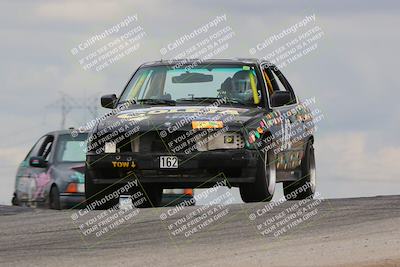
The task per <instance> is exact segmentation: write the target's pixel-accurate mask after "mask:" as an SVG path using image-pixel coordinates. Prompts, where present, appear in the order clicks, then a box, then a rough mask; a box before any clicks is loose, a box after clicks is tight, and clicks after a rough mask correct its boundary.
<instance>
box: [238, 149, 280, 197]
mask: <svg viewBox="0 0 400 267" xmlns="http://www.w3.org/2000/svg"><path fill="white" fill-rule="evenodd" d="M274 159H275V157H274V154H273V152H272V151H271V150H270V151H268V152H267V153H262V156H261V157H260V158H259V159H258V162H257V171H256V181H255V182H254V183H252V184H243V185H240V187H239V189H240V196H241V197H242V200H243V201H244V202H246V203H248V202H266V201H270V200H271V199H272V197H273V195H274V191H275V184H276V164H275V160H274Z"/></svg>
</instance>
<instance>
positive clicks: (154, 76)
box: [120, 64, 261, 106]
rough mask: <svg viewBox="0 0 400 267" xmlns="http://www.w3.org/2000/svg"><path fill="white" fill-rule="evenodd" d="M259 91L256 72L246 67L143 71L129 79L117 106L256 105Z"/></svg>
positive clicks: (170, 67)
mask: <svg viewBox="0 0 400 267" xmlns="http://www.w3.org/2000/svg"><path fill="white" fill-rule="evenodd" d="M260 98H261V89H260V88H259V84H258V82H257V77H256V71H255V69H254V67H253V66H247V65H215V64H213V65H199V66H196V67H194V68H188V67H187V66H186V67H185V66H183V67H181V68H175V67H173V66H155V67H143V68H141V69H139V70H138V71H137V72H136V74H135V75H134V77H132V79H131V81H130V82H129V84H128V86H127V87H126V89H125V90H124V92H123V94H122V96H121V98H120V103H123V102H126V101H130V100H132V99H133V100H135V101H136V102H137V103H143V104H158V105H160V104H161V105H163V104H164V105H167V104H179V103H185V104H187V103H190V102H194V103H198V102H208V103H209V102H212V101H215V100H217V99H223V100H225V102H226V103H227V104H238V105H249V106H250V105H257V104H259V103H260Z"/></svg>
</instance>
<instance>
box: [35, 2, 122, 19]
mask: <svg viewBox="0 0 400 267" xmlns="http://www.w3.org/2000/svg"><path fill="white" fill-rule="evenodd" d="M123 13H124V9H123V8H122V6H121V5H119V4H118V3H117V2H105V1H104V2H103V1H68V2H58V1H57V2H46V3H42V4H40V5H39V6H38V7H37V8H36V9H35V14H36V15H37V16H39V17H42V18H48V19H55V20H57V21H61V20H64V21H80V22H87V21H104V20H110V19H114V18H118V17H119V16H121V15H122V14H123Z"/></svg>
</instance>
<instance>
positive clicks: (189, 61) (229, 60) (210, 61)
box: [141, 58, 269, 67]
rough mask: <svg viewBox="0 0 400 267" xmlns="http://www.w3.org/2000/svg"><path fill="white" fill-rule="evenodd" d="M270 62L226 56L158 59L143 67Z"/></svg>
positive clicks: (144, 64)
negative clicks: (218, 57) (204, 58)
mask: <svg viewBox="0 0 400 267" xmlns="http://www.w3.org/2000/svg"><path fill="white" fill-rule="evenodd" d="M264 62H265V63H269V62H267V61H265V60H259V59H256V58H226V59H207V60H202V59H195V58H193V59H161V60H158V61H150V62H146V63H143V64H142V65H141V67H148V66H170V65H176V64H177V63H183V65H190V64H194V63H195V64H199V65H200V64H201V65H204V64H206V65H207V64H259V63H264Z"/></svg>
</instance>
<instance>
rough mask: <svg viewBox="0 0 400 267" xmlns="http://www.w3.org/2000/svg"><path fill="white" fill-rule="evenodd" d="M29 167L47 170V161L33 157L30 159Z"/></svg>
mask: <svg viewBox="0 0 400 267" xmlns="http://www.w3.org/2000/svg"><path fill="white" fill-rule="evenodd" d="M29 165H30V166H32V167H36V168H46V167H47V161H46V160H45V159H44V158H42V157H31V158H30V159H29Z"/></svg>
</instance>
